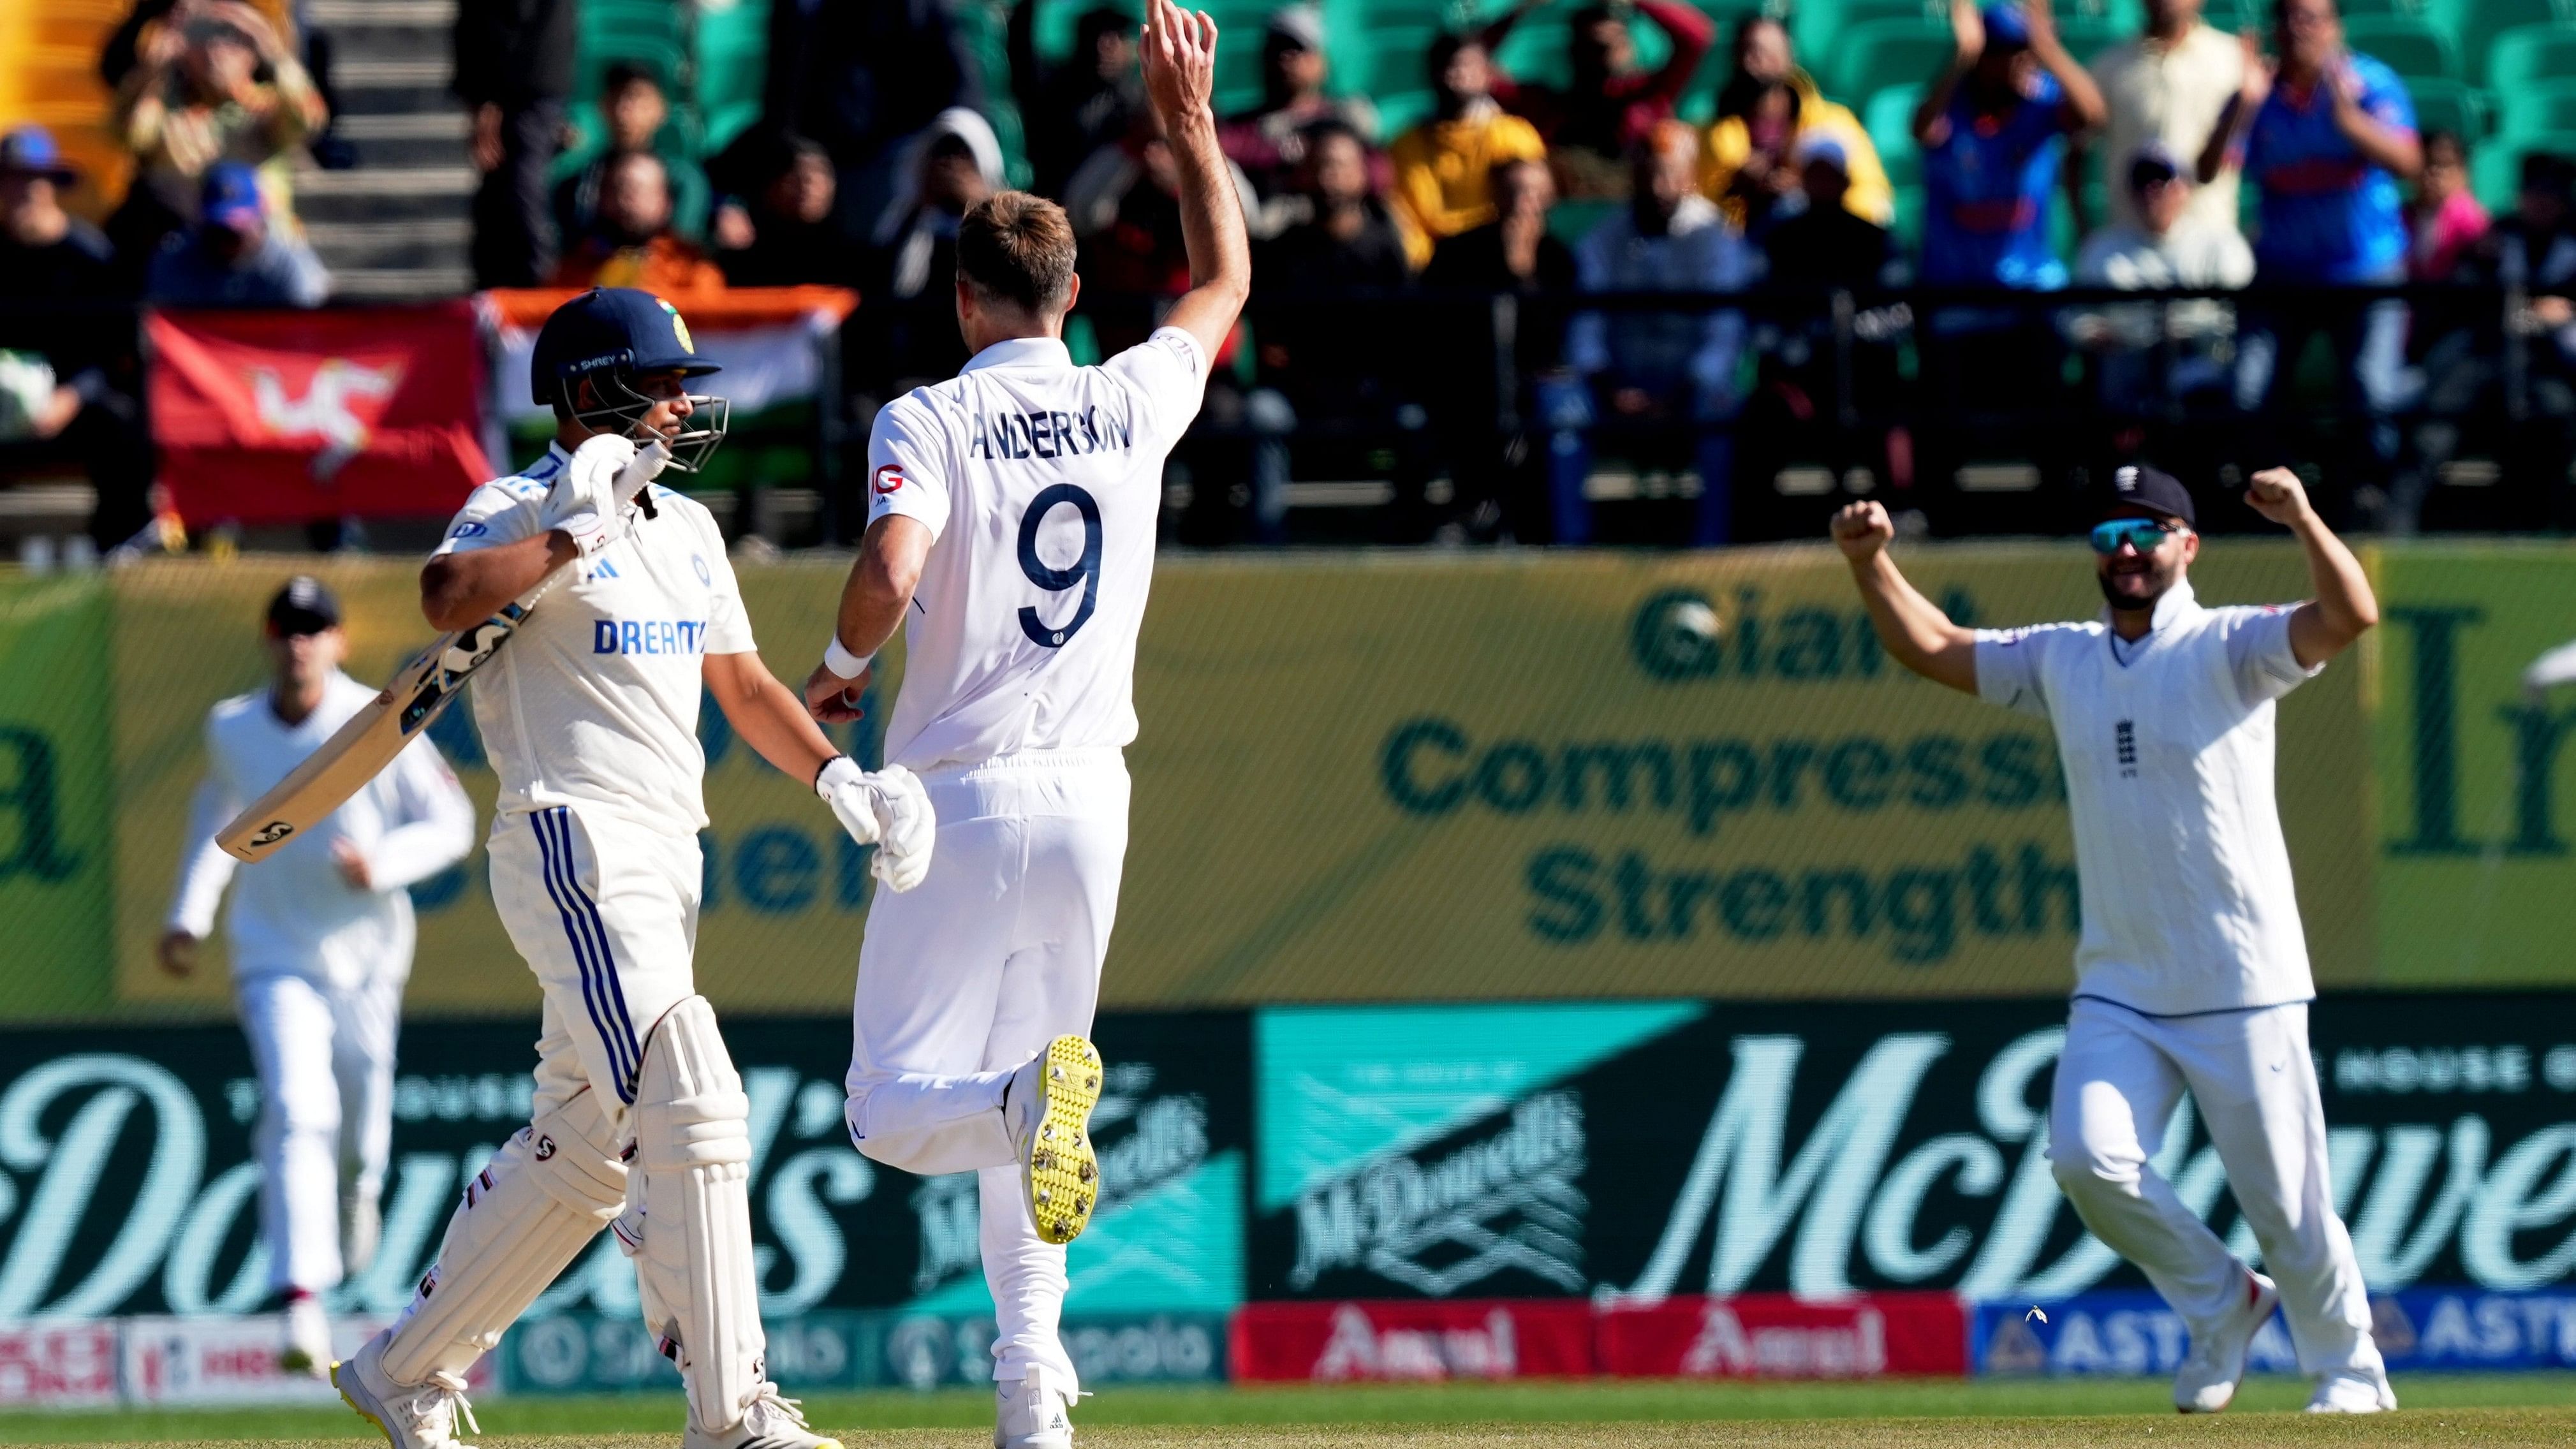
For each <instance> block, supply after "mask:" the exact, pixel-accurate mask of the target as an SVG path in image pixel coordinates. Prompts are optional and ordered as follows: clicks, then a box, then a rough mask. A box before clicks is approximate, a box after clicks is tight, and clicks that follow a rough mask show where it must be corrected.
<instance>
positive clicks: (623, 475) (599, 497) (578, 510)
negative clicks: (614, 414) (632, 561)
mask: <svg viewBox="0 0 2576 1449" xmlns="http://www.w3.org/2000/svg"><path fill="white" fill-rule="evenodd" d="M670 460H671V450H670V449H669V448H668V447H666V446H665V445H663V443H662V442H661V441H660V440H658V439H657V440H655V441H654V442H653V443H651V444H649V445H647V446H646V447H644V448H642V449H640V450H639V449H637V448H636V446H635V443H634V440H633V439H631V438H622V437H619V436H617V435H615V434H613V433H602V434H600V435H599V436H598V437H595V438H592V439H589V440H588V441H586V442H584V443H583V444H582V445H581V446H580V447H579V448H577V449H575V450H573V455H572V464H571V466H569V467H567V468H565V469H564V470H563V472H562V473H560V474H558V475H557V476H556V478H555V482H554V487H552V488H550V489H548V490H547V492H546V502H545V507H544V509H543V511H541V512H540V513H539V514H538V516H537V526H538V527H539V528H542V529H548V530H552V529H561V530H563V532H564V535H565V536H566V537H568V538H570V539H571V540H572V543H573V548H574V549H575V550H576V551H577V552H579V553H580V554H581V556H582V557H584V558H588V557H590V556H592V555H593V554H596V553H598V552H599V551H600V550H601V549H604V548H606V547H608V546H609V545H610V544H612V543H615V542H617V541H618V540H619V539H621V538H624V537H625V536H626V534H627V532H628V530H630V529H632V528H633V527H634V519H635V497H636V495H637V494H639V493H642V492H643V491H644V488H645V485H647V484H649V483H651V482H652V481H653V479H654V477H655V476H656V475H657V474H659V473H660V472H661V471H662V466H663V465H664V464H665V463H668V462H669V461H670Z"/></svg>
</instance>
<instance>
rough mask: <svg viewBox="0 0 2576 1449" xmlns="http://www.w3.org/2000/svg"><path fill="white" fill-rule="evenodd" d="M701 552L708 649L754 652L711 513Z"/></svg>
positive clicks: (730, 567) (738, 586)
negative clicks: (709, 589) (704, 567)
mask: <svg viewBox="0 0 2576 1449" xmlns="http://www.w3.org/2000/svg"><path fill="white" fill-rule="evenodd" d="M879 416H883V414H880V415H879ZM870 516H871V518H873V517H874V515H870ZM700 556H701V557H703V558H704V559H706V561H707V582H708V583H709V584H710V585H711V586H712V595H713V596H712V597H711V598H710V599H709V601H708V604H707V647H706V652H707V653H709V654H749V653H751V652H752V651H753V650H755V649H757V648H759V647H760V646H759V645H757V644H755V643H753V642H752V637H751V611H750V610H748V609H746V608H744V607H743V605H742V581H741V580H739V579H737V578H735V577H734V572H733V560H732V559H730V558H728V557H726V555H725V547H724V535H723V534H722V533H720V532H718V531H717V529H716V525H715V520H714V519H713V518H712V517H709V518H708V519H707V520H706V548H705V551H704V552H703V553H702V554H701V555H700Z"/></svg>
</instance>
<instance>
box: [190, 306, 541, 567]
mask: <svg viewBox="0 0 2576 1449" xmlns="http://www.w3.org/2000/svg"><path fill="white" fill-rule="evenodd" d="M147 330H148V332H149V335H150V338H151V343H152V352H153V366H152V369H151V393H152V437H153V441H154V442H155V443H158V444H159V445H160V449H161V481H162V482H164V483H166V484H168V485H169V487H170V491H171V495H172V498H173V500H174V501H175V502H176V504H177V505H178V509H179V513H180V516H182V517H183V518H185V519H186V520H187V521H188V523H189V525H190V526H191V527H202V526H204V525H207V524H211V523H218V522H222V521H224V520H226V519H232V520H237V521H239V522H243V523H297V522H305V521H309V520H313V519H325V518H342V517H349V516H358V517H422V516H436V517H444V516H446V515H447V514H449V513H452V512H454V511H455V510H456V508H457V506H458V505H459V504H461V503H463V502H464V501H465V495H466V494H467V493H468V492H470V491H472V489H473V488H474V486H475V485H476V484H478V483H480V482H482V481H483V480H484V479H486V478H489V477H490V476H492V470H491V468H490V467H489V466H488V465H487V463H486V462H485V460H484V456H483V448H482V444H481V443H480V442H479V441H478V437H479V432H480V422H479V420H480V417H481V401H480V400H481V397H482V381H483V349H482V346H481V343H480V341H479V339H478V337H477V335H476V332H475V321H474V308H473V304H472V303H470V302H464V301H457V302H442V303H437V304H434V305H429V306H419V307H368V308H352V309H347V310H337V309H335V310H330V311H319V312H195V311H190V312H155V313H153V314H152V315H151V317H150V319H149V321H148V323H147Z"/></svg>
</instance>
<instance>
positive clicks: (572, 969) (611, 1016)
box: [490, 805, 705, 1141]
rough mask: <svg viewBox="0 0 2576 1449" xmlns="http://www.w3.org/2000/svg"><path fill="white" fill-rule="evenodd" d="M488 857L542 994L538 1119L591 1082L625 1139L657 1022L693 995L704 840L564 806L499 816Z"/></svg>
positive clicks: (499, 905) (504, 913)
mask: <svg viewBox="0 0 2576 1449" xmlns="http://www.w3.org/2000/svg"><path fill="white" fill-rule="evenodd" d="M490 851H491V856H492V904H493V906H494V908H495V909H496V910H497V911H498V912H499V914H500V917H501V925H502V928H503V929H505V930H507V931H508V932H509V933H510V944H511V945H513V946H516V947H518V948H519V954H520V955H521V956H523V957H525V958H526V959H527V962H528V968H529V969H530V970H532V971H534V972H535V973H536V975H537V985H538V986H539V987H541V988H543V990H544V992H545V1020H544V1028H543V1029H544V1034H543V1035H542V1036H541V1037H540V1038H539V1039H538V1041H537V1053H538V1059H537V1101H536V1106H537V1114H538V1115H539V1116H543V1115H545V1114H546V1113H547V1112H548V1111H550V1110H552V1109H553V1108H556V1107H559V1106H561V1105H562V1104H563V1103H564V1102H566V1101H569V1100H570V1099H571V1098H572V1096H573V1095H574V1094H575V1093H577V1092H579V1091H580V1090H581V1089H582V1088H583V1087H585V1086H587V1087H590V1088H592V1089H593V1090H595V1091H596V1092H597V1093H598V1094H599V1105H600V1108H601V1110H602V1112H603V1114H604V1115H605V1116H606V1117H607V1119H608V1129H609V1132H610V1135H611V1136H612V1137H613V1138H615V1139H617V1140H620V1141H623V1140H624V1139H626V1138H628V1137H630V1136H632V1135H633V1128H632V1126H631V1125H630V1123H629V1121H628V1118H629V1116H630V1114H631V1112H632V1109H633V1108H634V1106H635V1075H636V1073H637V1072H638V1071H639V1070H641V1068H642V1066H643V1063H644V1043H645V1041H646V1040H647V1039H649V1038H650V1037H651V1036H652V1033H653V1026H654V1023H656V1022H658V1021H660V1020H661V1019H662V1015H663V1013H665V1012H667V1011H669V1010H670V1009H671V1008H672V1007H673V1006H676V1005H678V1004H679V1003H680V1001H681V1000H682V999H684V998H686V997H690V996H694V995H696V994H697V985H696V981H697V976H696V971H695V968H694V966H693V964H692V962H693V958H694V957H695V955H696V952H697V943H698V901H699V897H700V893H701V892H702V891H703V890H704V889H705V877H704V871H705V866H704V864H703V860H702V857H701V856H700V854H699V851H698V838H697V837H696V836H694V835H671V834H666V833H664V832H661V831H657V830H653V829H649V828H647V827H644V826H640V825H636V824H634V823H632V822H630V821H625V820H620V819H618V818H616V817H614V816H609V815H605V814H600V813H596V812H591V811H585V810H579V809H574V808H572V807H569V806H561V805H558V806H553V807H550V808H548V809H544V810H532V811H528V812H526V813H524V814H519V815H505V816H503V817H501V818H500V819H498V820H496V821H494V822H493V823H492V839H491V843H490Z"/></svg>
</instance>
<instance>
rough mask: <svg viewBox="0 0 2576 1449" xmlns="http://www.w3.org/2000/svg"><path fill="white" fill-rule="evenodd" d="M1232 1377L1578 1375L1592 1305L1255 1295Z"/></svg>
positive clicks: (1587, 1362) (1236, 1328) (1585, 1355)
mask: <svg viewBox="0 0 2576 1449" xmlns="http://www.w3.org/2000/svg"><path fill="white" fill-rule="evenodd" d="M1232 1339H1233V1344H1232V1348H1233V1360H1234V1363H1233V1368H1234V1377H1236V1378H1238V1379H1267V1380H1273V1381H1277V1380H1296V1381H1304V1382H1317V1383H1347V1382H1352V1381H1355V1380H1417V1381H1419V1380H1437V1379H1513V1378H1573V1377H1583V1376H1587V1375H1589V1374H1591V1373H1592V1372H1593V1362H1592V1306H1591V1305H1590V1304H1588V1303H1585V1302H1582V1301H1581V1300H1579V1299H1578V1300H1564V1299H1558V1300H1553V1301H1551V1300H1545V1299H1534V1300H1527V1301H1520V1302H1502V1301H1486V1302H1472V1301H1471V1302H1436V1301H1433V1302H1371V1303H1248V1304H1246V1305H1244V1306H1243V1307H1242V1308H1240V1309H1238V1310H1236V1312H1235V1315H1234V1325H1233V1330H1232Z"/></svg>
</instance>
